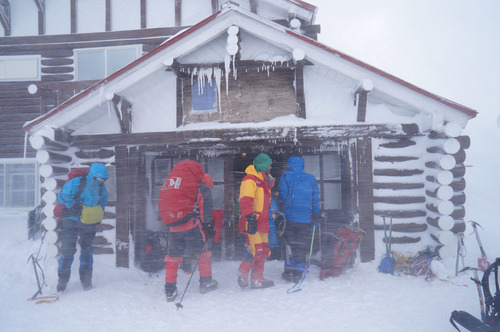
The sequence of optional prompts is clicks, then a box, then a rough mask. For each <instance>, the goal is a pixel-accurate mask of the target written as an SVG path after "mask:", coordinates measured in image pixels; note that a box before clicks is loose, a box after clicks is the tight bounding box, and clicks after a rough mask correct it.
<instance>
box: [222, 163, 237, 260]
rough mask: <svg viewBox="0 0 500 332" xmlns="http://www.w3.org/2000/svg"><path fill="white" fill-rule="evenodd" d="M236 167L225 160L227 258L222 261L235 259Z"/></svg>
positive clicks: (225, 246)
mask: <svg viewBox="0 0 500 332" xmlns="http://www.w3.org/2000/svg"><path fill="white" fill-rule="evenodd" d="M235 194H236V193H235V192H234V165H233V159H232V158H224V219H225V220H224V225H223V226H222V228H223V234H224V237H223V241H224V242H223V245H224V248H225V250H224V251H223V253H224V252H225V257H221V258H222V259H224V258H225V259H226V260H227V259H234V258H235V257H233V256H234V245H235V240H234V239H235V232H236V227H235V225H236V220H235V218H234V217H235V216H234V204H235V199H234V195H235Z"/></svg>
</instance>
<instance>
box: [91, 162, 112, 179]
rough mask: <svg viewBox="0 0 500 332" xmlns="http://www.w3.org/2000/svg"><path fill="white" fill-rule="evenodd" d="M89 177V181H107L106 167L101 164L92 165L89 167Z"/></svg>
mask: <svg viewBox="0 0 500 332" xmlns="http://www.w3.org/2000/svg"><path fill="white" fill-rule="evenodd" d="M89 175H90V179H93V178H94V177H98V178H102V179H107V178H108V177H109V175H108V170H107V169H106V166H104V165H103V164H101V163H94V164H92V166H90V170H89Z"/></svg>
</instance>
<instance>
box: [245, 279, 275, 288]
mask: <svg viewBox="0 0 500 332" xmlns="http://www.w3.org/2000/svg"><path fill="white" fill-rule="evenodd" d="M273 286H274V281H272V280H268V279H262V280H252V285H251V286H250V288H252V289H257V288H269V287H273Z"/></svg>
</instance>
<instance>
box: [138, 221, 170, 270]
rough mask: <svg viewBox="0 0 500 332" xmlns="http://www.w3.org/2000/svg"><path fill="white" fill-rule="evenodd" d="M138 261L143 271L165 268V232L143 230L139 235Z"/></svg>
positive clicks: (166, 241)
mask: <svg viewBox="0 0 500 332" xmlns="http://www.w3.org/2000/svg"><path fill="white" fill-rule="evenodd" d="M138 242H139V250H138V251H139V254H138V256H139V262H140V265H141V269H143V270H144V271H145V272H157V271H160V270H161V269H163V268H165V256H166V254H167V243H168V238H167V233H164V232H153V231H150V230H146V231H144V232H143V233H142V234H141V235H140V237H139V241H138Z"/></svg>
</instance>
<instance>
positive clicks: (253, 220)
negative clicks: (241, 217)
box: [247, 213, 257, 234]
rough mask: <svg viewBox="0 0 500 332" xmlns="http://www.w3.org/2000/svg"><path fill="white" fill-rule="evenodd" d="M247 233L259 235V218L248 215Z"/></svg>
mask: <svg viewBox="0 0 500 332" xmlns="http://www.w3.org/2000/svg"><path fill="white" fill-rule="evenodd" d="M247 233H248V234H255V233H257V217H256V216H255V214H253V213H250V214H249V215H247Z"/></svg>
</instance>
